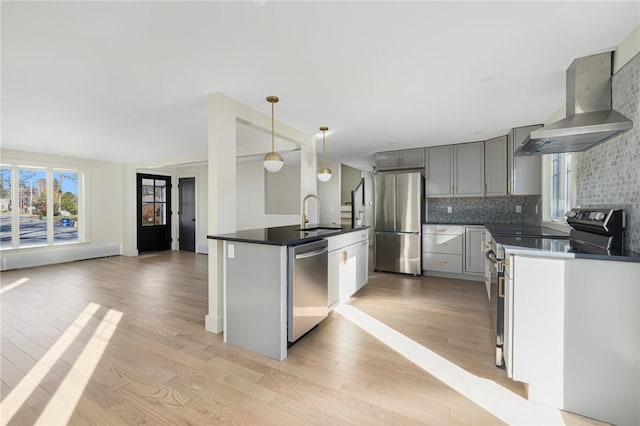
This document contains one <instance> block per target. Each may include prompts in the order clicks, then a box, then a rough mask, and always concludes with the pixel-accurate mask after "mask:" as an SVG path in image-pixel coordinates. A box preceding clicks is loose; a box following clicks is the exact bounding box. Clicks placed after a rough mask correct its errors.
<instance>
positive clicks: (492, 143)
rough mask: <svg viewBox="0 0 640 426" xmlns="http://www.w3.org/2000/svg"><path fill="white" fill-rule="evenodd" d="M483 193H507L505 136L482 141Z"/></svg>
mask: <svg viewBox="0 0 640 426" xmlns="http://www.w3.org/2000/svg"><path fill="white" fill-rule="evenodd" d="M484 167H485V169H484V183H485V189H486V190H485V195H507V180H508V177H507V175H508V173H507V136H500V137H497V138H493V139H489V140H488V141H485V143H484Z"/></svg>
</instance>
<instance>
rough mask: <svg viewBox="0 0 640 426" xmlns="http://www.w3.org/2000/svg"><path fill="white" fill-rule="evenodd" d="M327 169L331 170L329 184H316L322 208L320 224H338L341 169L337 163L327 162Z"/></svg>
mask: <svg viewBox="0 0 640 426" xmlns="http://www.w3.org/2000/svg"><path fill="white" fill-rule="evenodd" d="M327 167H329V168H330V169H331V172H332V176H331V180H330V181H329V182H318V197H320V203H321V205H322V208H321V209H320V222H321V223H324V224H327V225H330V224H337V225H339V224H340V196H341V188H342V185H341V167H340V163H339V162H337V161H327Z"/></svg>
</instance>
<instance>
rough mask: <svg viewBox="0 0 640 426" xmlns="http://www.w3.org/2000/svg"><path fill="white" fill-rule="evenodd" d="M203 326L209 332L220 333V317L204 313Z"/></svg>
mask: <svg viewBox="0 0 640 426" xmlns="http://www.w3.org/2000/svg"><path fill="white" fill-rule="evenodd" d="M204 328H205V330H207V331H208V332H210V333H215V334H220V333H222V317H216V316H215V315H205V317H204Z"/></svg>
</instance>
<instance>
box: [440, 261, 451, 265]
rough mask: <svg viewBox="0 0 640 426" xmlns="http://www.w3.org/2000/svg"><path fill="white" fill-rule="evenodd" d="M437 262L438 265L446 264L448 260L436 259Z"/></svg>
mask: <svg viewBox="0 0 640 426" xmlns="http://www.w3.org/2000/svg"><path fill="white" fill-rule="evenodd" d="M438 263H439V264H440V265H446V264H447V263H449V262H447V261H446V260H438Z"/></svg>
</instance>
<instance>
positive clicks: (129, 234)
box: [121, 153, 208, 256]
mask: <svg viewBox="0 0 640 426" xmlns="http://www.w3.org/2000/svg"><path fill="white" fill-rule="evenodd" d="M206 160H207V154H205V153H191V154H184V155H181V156H171V157H162V158H155V159H151V160H147V161H140V162H136V163H125V164H123V165H122V197H123V201H122V212H121V215H122V220H123V242H124V247H123V253H122V254H124V255H125V256H137V255H138V234H137V210H136V200H137V195H136V194H137V193H136V185H137V184H136V174H137V173H150V174H158V175H163V176H169V177H171V184H172V190H171V210H172V212H173V215H172V217H171V237H172V238H173V243H172V245H171V248H172V249H173V250H177V249H178V177H187V176H196V185H197V186H198V187H199V186H200V185H201V184H202V185H204V190H205V191H206V190H208V176H207V173H208V172H207V171H206V170H207V169H206V166H205V165H204V164H205V162H206ZM189 164H201V166H196V165H194V166H191V167H192V168H189V166H188V165H189ZM185 165H186V166H185ZM198 176H201V178H200V179H198ZM198 191H199V190H198ZM199 197H201V194H199ZM202 198H204V203H205V204H204V205H205V206H206V203H207V202H208V195H205V196H204V197H202ZM201 207H202V206H201ZM205 208H206V207H205ZM198 209H200V207H199V208H198ZM202 213H203V214H204V219H203V218H201V217H196V248H197V244H198V242H200V244H204V245H206V244H207V242H206V235H207V230H208V229H207V226H208V225H207V220H208V217H207V214H206V210H204V212H202ZM198 222H204V227H200V226H199V225H198ZM202 250H203V251H202V252H206V249H202Z"/></svg>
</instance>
